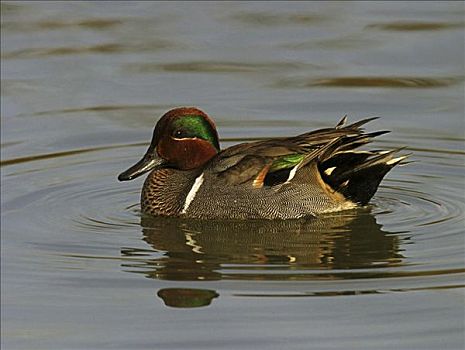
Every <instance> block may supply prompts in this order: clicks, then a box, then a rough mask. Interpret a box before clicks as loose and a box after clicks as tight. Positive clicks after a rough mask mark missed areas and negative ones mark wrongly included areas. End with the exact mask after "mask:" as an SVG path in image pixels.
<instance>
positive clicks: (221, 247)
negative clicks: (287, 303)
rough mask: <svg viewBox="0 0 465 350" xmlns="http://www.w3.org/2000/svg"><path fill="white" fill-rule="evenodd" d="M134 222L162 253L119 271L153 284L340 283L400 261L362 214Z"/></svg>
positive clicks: (386, 237)
mask: <svg viewBox="0 0 465 350" xmlns="http://www.w3.org/2000/svg"><path fill="white" fill-rule="evenodd" d="M141 224H142V227H143V235H144V240H145V241H146V242H147V243H148V244H150V245H151V246H152V247H153V248H154V249H155V250H156V251H163V252H165V253H164V254H163V256H159V255H157V257H155V258H153V257H149V258H147V259H144V260H143V261H142V263H140V262H138V263H136V264H130V265H128V264H126V265H125V267H129V268H131V271H133V272H139V273H140V272H141V270H142V272H143V273H144V274H146V275H147V276H148V277H150V278H155V279H163V280H177V281H192V280H221V279H240V280H251V279H252V280H296V279H304V280H313V279H321V278H324V279H328V278H329V279H339V278H350V277H349V276H348V275H347V274H343V273H340V272H339V273H338V271H335V270H347V269H370V268H380V267H391V266H398V265H400V264H401V261H402V258H403V257H402V255H401V254H400V253H399V242H398V237H397V236H396V235H392V234H389V233H387V232H384V231H383V230H382V229H381V225H380V224H378V223H376V220H375V218H374V217H373V216H372V215H371V214H370V213H369V211H368V209H362V210H357V211H350V212H345V213H338V215H334V214H333V215H328V216H324V217H319V218H314V219H310V220H292V221H260V220H256V221H201V220H189V221H187V220H180V219H175V218H151V217H143V218H142V223H141ZM123 254H124V255H137V256H138V257H140V256H141V255H140V252H138V251H132V250H130V251H124V252H123ZM144 254H145V255H147V252H146V251H144ZM139 261H140V260H139ZM328 270H331V271H332V272H330V271H328ZM321 271H323V272H324V273H321Z"/></svg>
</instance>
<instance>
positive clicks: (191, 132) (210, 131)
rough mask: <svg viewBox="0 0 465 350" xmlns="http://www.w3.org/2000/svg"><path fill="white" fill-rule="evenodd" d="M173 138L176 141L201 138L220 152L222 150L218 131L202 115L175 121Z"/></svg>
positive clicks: (184, 117)
mask: <svg viewBox="0 0 465 350" xmlns="http://www.w3.org/2000/svg"><path fill="white" fill-rule="evenodd" d="M171 136H172V137H174V138H176V139H190V138H199V139H202V140H206V141H208V142H210V143H211V144H212V145H213V146H214V147H215V148H216V149H217V150H218V151H219V150H220V145H219V143H218V136H217V133H216V130H215V129H214V128H213V127H212V125H211V124H210V123H209V122H208V121H207V120H206V119H205V117H204V116H202V115H184V116H183V117H182V118H178V119H175V120H174V121H173V131H172V132H171Z"/></svg>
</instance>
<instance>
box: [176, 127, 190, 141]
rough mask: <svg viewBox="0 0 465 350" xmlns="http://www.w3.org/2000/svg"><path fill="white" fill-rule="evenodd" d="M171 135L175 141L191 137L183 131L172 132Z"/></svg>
mask: <svg viewBox="0 0 465 350" xmlns="http://www.w3.org/2000/svg"><path fill="white" fill-rule="evenodd" d="M172 135H173V137H174V138H176V139H186V138H191V137H192V135H191V134H190V133H189V132H187V131H186V130H183V129H177V130H174V131H173V134H172Z"/></svg>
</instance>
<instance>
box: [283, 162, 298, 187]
mask: <svg viewBox="0 0 465 350" xmlns="http://www.w3.org/2000/svg"><path fill="white" fill-rule="evenodd" d="M299 165H300V163H299V164H297V165H296V166H295V167H293V168H292V169H291V171H290V172H289V177H288V178H287V180H286V182H285V184H288V183H289V182H291V180H292V179H293V178H294V176H295V174H296V173H297V168H298V167H299Z"/></svg>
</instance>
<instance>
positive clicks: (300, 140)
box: [210, 117, 388, 188]
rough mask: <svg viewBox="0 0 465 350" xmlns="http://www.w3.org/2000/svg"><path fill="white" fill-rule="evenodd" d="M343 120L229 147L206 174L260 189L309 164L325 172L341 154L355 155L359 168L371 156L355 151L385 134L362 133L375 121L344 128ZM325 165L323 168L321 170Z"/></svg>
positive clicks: (285, 178)
mask: <svg viewBox="0 0 465 350" xmlns="http://www.w3.org/2000/svg"><path fill="white" fill-rule="evenodd" d="M346 119H347V118H346V117H344V118H343V119H342V120H341V121H340V122H339V123H338V124H337V125H336V126H335V127H334V128H325V129H319V130H315V131H311V132H308V133H304V134H301V135H298V136H295V137H289V138H279V139H271V140H264V141H257V142H251V143H244V144H239V145H236V146H232V147H230V148H228V149H226V150H224V151H223V152H221V153H219V154H218V156H217V157H216V158H215V160H214V161H213V162H212V163H211V165H210V170H211V171H212V172H213V173H215V174H217V176H218V177H219V178H221V179H223V180H224V181H225V182H226V183H228V184H230V185H235V184H242V183H246V182H250V183H251V185H252V186H253V187H256V188H260V187H263V186H277V185H280V184H283V183H286V182H288V181H290V180H291V179H292V178H293V177H294V175H295V173H296V172H298V171H299V169H301V168H302V167H305V166H307V165H309V164H311V163H312V162H316V163H317V164H318V165H319V167H320V168H321V169H320V168H318V169H320V170H321V171H325V170H327V169H328V168H330V165H331V163H330V162H328V160H330V159H332V158H333V157H334V156H335V155H337V154H342V153H344V152H346V153H348V152H352V153H357V155H356V156H354V157H356V158H357V157H358V158H357V159H355V160H357V161H355V164H358V165H361V163H363V161H366V160H367V159H368V158H370V157H371V156H373V155H375V153H373V152H367V151H365V152H360V153H358V152H356V151H355V149H356V148H358V147H360V146H362V145H365V144H367V143H369V142H371V140H372V138H373V137H376V136H379V135H382V134H384V133H387V132H388V131H377V132H372V133H365V132H364V130H363V129H362V126H363V125H364V124H366V123H368V122H369V121H372V120H374V119H376V117H372V118H367V119H363V120H360V121H358V122H356V123H353V124H350V125H347V126H344V125H345V122H346ZM376 154H377V153H376ZM346 158H347V156H346ZM340 160H341V161H342V158H340ZM351 160H352V161H354V159H352V158H351ZM325 162H327V163H326V165H325V166H324V167H321V164H325ZM346 168H347V167H346ZM345 170H349V169H345ZM335 174H337V172H336V173H335Z"/></svg>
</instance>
